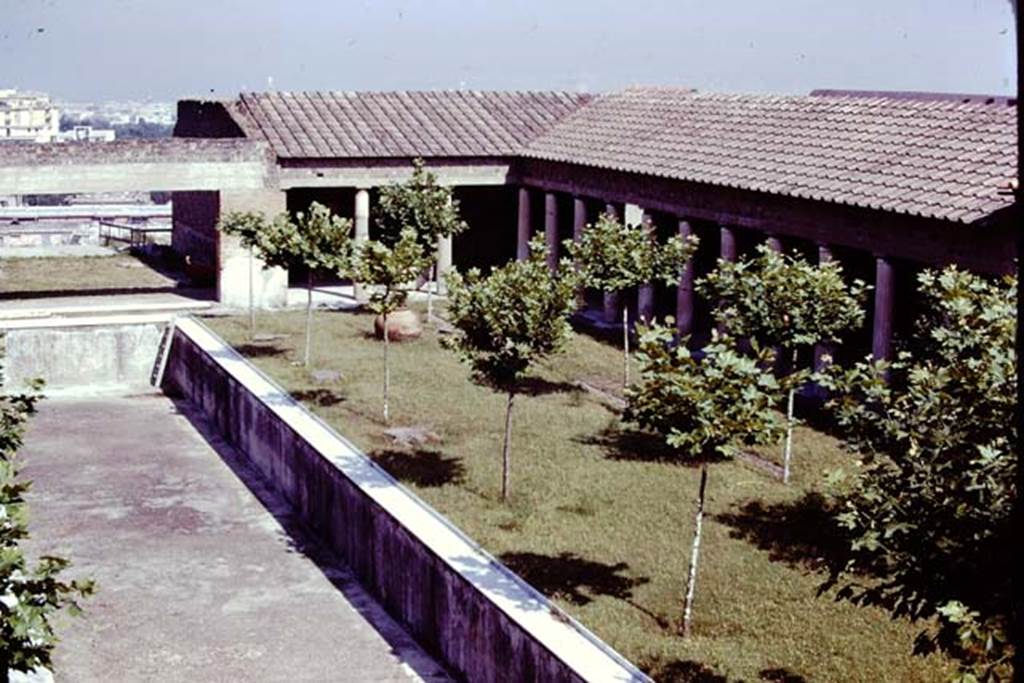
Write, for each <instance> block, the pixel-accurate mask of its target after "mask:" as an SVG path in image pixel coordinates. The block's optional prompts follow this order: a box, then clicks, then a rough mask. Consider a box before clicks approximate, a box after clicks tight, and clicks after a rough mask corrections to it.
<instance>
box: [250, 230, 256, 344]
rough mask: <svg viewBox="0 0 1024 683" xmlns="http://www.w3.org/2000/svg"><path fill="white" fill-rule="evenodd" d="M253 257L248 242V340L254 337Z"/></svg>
mask: <svg viewBox="0 0 1024 683" xmlns="http://www.w3.org/2000/svg"><path fill="white" fill-rule="evenodd" d="M255 258H256V257H255V255H254V254H253V248H252V245H251V244H250V245H249V341H252V340H253V339H255V338H256V301H255V298H256V297H255V293H254V292H253V290H254V289H255V287H256V285H255V284H254V282H253V270H254V269H255V266H254V264H253V261H254V260H255Z"/></svg>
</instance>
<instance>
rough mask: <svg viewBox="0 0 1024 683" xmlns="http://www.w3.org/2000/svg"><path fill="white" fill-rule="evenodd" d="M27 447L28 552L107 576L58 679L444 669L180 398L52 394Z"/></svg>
mask: <svg viewBox="0 0 1024 683" xmlns="http://www.w3.org/2000/svg"><path fill="white" fill-rule="evenodd" d="M23 458H24V462H25V464H26V468H25V472H26V474H27V475H28V476H29V477H30V478H32V479H33V480H34V481H35V484H34V488H33V490H32V492H31V494H30V497H29V505H30V515H31V530H32V533H33V535H34V537H35V538H34V539H33V541H32V542H31V544H30V546H29V547H30V551H31V552H32V553H34V554H39V553H43V552H57V553H61V554H65V553H66V554H68V555H70V557H71V558H72V561H73V562H74V566H73V567H72V569H71V571H70V573H69V576H91V577H92V578H94V579H96V580H97V583H98V593H97V594H96V595H95V596H94V597H93V598H92V599H90V600H89V601H88V602H87V604H86V615H85V616H84V617H82V618H70V617H66V616H62V617H61V618H60V620H59V623H58V632H59V634H60V636H61V638H62V642H61V643H60V644H59V645H58V648H57V650H56V657H55V666H54V669H55V674H56V677H57V680H58V681H97V680H106V681H149V680H159V681H241V680H244V681H407V680H417V679H426V680H431V681H442V680H447V677H446V676H445V674H444V672H443V671H442V670H441V668H440V667H439V666H438V665H437V664H436V663H435V662H434V661H433V660H432V659H431V658H429V657H428V656H427V655H425V654H424V653H423V652H422V651H421V650H420V649H419V648H418V646H416V644H415V643H414V642H413V641H412V640H411V638H409V636H408V635H407V634H406V633H405V632H404V631H403V630H402V629H401V628H399V627H398V625H397V624H396V623H395V622H394V621H393V620H391V619H390V617H388V616H387V615H386V614H385V613H384V612H383V611H382V610H381V608H380V607H379V606H378V605H377V604H376V603H375V602H374V601H373V600H372V599H371V598H369V597H368V596H367V594H366V593H365V592H364V591H363V590H362V588H361V587H360V586H359V585H358V584H356V583H355V582H354V580H353V579H352V577H351V574H350V573H349V572H348V571H347V570H346V569H345V568H344V567H343V566H340V565H339V564H338V563H337V562H336V561H335V560H334V559H333V558H332V557H330V556H329V555H327V553H326V552H325V551H324V550H323V549H322V548H321V547H320V546H318V545H317V544H315V543H311V542H310V541H309V536H308V535H307V534H306V533H305V532H304V530H303V529H302V528H301V527H300V526H299V525H298V524H297V522H296V521H295V518H294V517H293V516H292V515H291V513H290V509H289V508H288V507H287V506H286V505H285V504H283V503H282V502H281V501H280V500H279V499H277V498H275V497H274V495H273V494H271V493H270V492H269V491H268V490H267V489H266V488H265V487H264V486H263V485H262V482H261V480H260V479H259V477H258V475H256V474H255V473H254V472H253V471H252V470H250V469H248V468H247V467H246V466H245V465H244V464H243V463H242V462H241V460H239V458H238V456H237V454H236V453H235V452H234V451H233V449H231V448H230V446H228V445H226V444H225V443H224V442H223V441H221V440H220V439H219V438H217V437H215V436H214V435H213V432H212V431H211V430H210V429H209V428H208V427H207V425H206V424H205V423H204V422H203V421H202V419H201V418H199V417H197V416H196V415H195V414H193V413H192V412H191V410H190V409H189V407H188V406H187V405H186V404H183V403H177V402H172V401H171V400H169V399H167V398H166V397H164V396H162V395H158V394H148V395H142V396H135V397H128V398H102V399H97V398H91V399H85V398H77V399H60V400H49V401H46V402H44V403H43V404H42V406H41V411H40V414H38V415H37V416H35V417H34V418H33V420H32V422H31V425H30V429H29V434H28V439H27V443H26V446H25V448H24V449H23Z"/></svg>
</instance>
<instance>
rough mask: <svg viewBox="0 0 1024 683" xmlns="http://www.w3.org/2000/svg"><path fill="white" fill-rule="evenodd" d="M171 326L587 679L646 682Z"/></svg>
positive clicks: (277, 400) (279, 394)
mask: <svg viewBox="0 0 1024 683" xmlns="http://www.w3.org/2000/svg"><path fill="white" fill-rule="evenodd" d="M175 325H176V329H177V330H178V331H180V332H181V333H182V334H184V335H186V336H187V337H188V338H189V339H190V340H191V341H192V342H193V343H194V344H196V345H197V346H198V347H199V348H200V349H201V350H202V351H204V352H205V353H206V354H208V355H209V356H210V357H211V358H212V359H214V361H215V362H216V363H217V364H218V365H220V366H221V367H222V368H223V369H224V371H225V372H227V373H228V375H230V376H231V377H232V378H233V379H235V380H236V381H237V382H239V383H240V384H241V385H242V386H243V387H244V388H245V389H246V390H248V391H249V392H250V393H252V394H253V396H255V397H256V398H257V399H258V400H260V401H261V402H262V403H263V404H264V405H265V406H266V407H267V408H268V409H269V410H270V411H272V412H273V413H274V414H275V415H277V416H278V417H279V418H280V419H281V420H283V421H284V422H285V423H286V424H287V425H288V426H289V427H290V428H291V429H293V430H294V431H295V433H296V434H297V435H299V436H300V437H301V438H303V439H305V440H306V441H307V442H308V443H309V444H310V445H312V446H313V447H314V448H315V449H316V450H317V451H318V452H319V453H320V454H321V455H322V456H323V457H324V458H326V459H327V460H328V461H330V462H331V463H332V464H333V465H335V466H336V467H338V469H339V470H341V471H342V472H343V473H344V474H345V476H346V477H348V478H349V479H350V480H351V481H352V482H353V483H354V484H355V485H356V486H358V487H359V489H360V490H361V491H362V492H363V493H364V494H365V495H366V496H368V497H369V498H370V499H372V500H373V501H374V502H375V503H376V504H377V505H379V506H381V507H382V508H383V509H384V510H386V511H387V512H388V514H390V515H391V516H392V517H394V519H395V520H396V521H398V522H399V523H400V524H401V525H402V526H403V527H404V528H405V529H406V530H407V531H408V532H409V533H411V534H412V535H413V536H415V537H416V538H417V539H418V540H419V541H420V542H421V543H423V544H424V545H425V546H426V547H427V548H428V549H429V550H430V551H431V552H433V553H434V554H435V555H436V556H437V557H439V558H440V559H441V560H442V561H444V562H445V563H446V564H447V565H448V566H449V567H451V568H452V569H453V570H454V571H455V572H456V573H458V574H459V575H460V576H462V577H463V578H464V579H465V580H466V581H467V582H468V583H470V584H471V585H472V586H473V587H474V588H476V590H478V591H479V592H480V593H482V594H483V595H485V596H486V597H487V598H488V599H489V600H490V601H491V602H492V603H494V604H495V605H497V606H498V608H499V609H500V610H501V611H502V612H503V613H505V614H506V615H507V616H508V617H509V618H510V619H511V620H512V621H514V622H515V623H517V624H518V625H519V626H520V627H522V628H523V629H524V630H525V631H526V632H528V633H529V634H530V636H531V637H532V638H534V639H535V640H536V641H537V642H539V643H540V644H541V645H542V646H543V647H545V648H546V649H547V650H549V651H550V652H551V653H552V654H553V655H554V656H555V657H557V658H558V659H560V660H561V661H563V662H565V663H566V665H568V666H569V668H571V669H572V670H573V671H575V672H576V673H577V674H578V675H579V676H580V677H582V678H583V679H584V680H587V681H649V680H650V679H649V678H648V677H647V676H646V675H644V674H643V672H641V671H640V670H639V669H637V668H636V667H635V666H633V665H632V664H631V663H630V662H629V661H628V660H626V659H625V658H624V657H622V655H620V654H618V653H617V652H615V651H614V650H613V649H612V648H611V647H609V646H608V645H607V644H606V643H604V642H603V641H601V640H600V639H599V638H598V637H597V636H595V635H594V634H593V633H591V632H590V631H588V630H587V629H586V628H585V627H584V626H583V625H581V624H580V623H579V622H577V621H575V620H574V619H572V618H571V617H569V616H568V615H566V614H564V613H563V612H562V611H561V610H560V609H558V608H557V607H556V606H554V605H553V604H552V603H551V602H550V601H548V599H547V598H545V597H544V596H543V595H542V594H541V593H539V592H538V591H537V590H536V589H534V588H533V587H532V586H530V585H528V584H527V583H525V582H524V581H522V579H520V578H519V577H518V576H516V575H515V574H513V573H512V572H511V571H510V570H509V569H508V568H506V567H505V566H504V565H502V564H501V563H500V562H498V561H497V560H496V559H494V557H492V556H491V555H490V554H489V553H488V552H487V551H485V550H484V549H483V548H481V547H480V546H479V545H478V544H477V543H475V542H474V541H472V540H471V539H470V538H469V537H468V536H466V535H465V534H464V533H463V532H462V531H460V530H459V529H458V528H456V527H455V526H454V525H453V524H452V523H451V522H450V521H448V520H447V519H446V518H444V517H443V516H442V515H440V514H439V513H438V512H437V511H436V510H434V509H433V508H431V507H430V506H428V505H427V504H426V503H424V502H423V501H422V500H420V499H419V498H418V497H417V496H416V495H414V494H413V493H412V492H410V491H409V490H408V489H406V488H405V487H404V486H402V485H401V484H399V483H398V482H397V481H395V479H393V478H392V477H391V475H389V474H387V473H386V472H385V471H384V470H382V469H381V468H380V467H378V466H377V465H376V463H374V462H373V461H372V460H370V459H369V458H368V457H366V456H365V455H363V453H362V452H360V451H359V449H357V448H356V447H355V446H354V445H353V444H351V443H350V442H349V441H348V440H347V439H345V438H344V437H343V436H341V435H340V434H338V433H337V432H336V431H334V429H332V428H331V427H330V426H328V425H327V424H326V423H325V422H323V421H322V420H321V419H320V418H318V417H317V416H316V415H314V414H313V413H311V412H309V411H308V410H306V409H305V408H304V407H303V406H302V405H301V404H300V403H299V402H298V401H296V400H295V399H293V398H292V397H291V396H290V395H289V394H288V393H287V392H286V391H285V390H284V389H282V388H281V387H280V386H279V385H278V384H277V383H275V382H274V381H273V380H271V379H270V378H269V377H267V376H266V375H265V374H263V372H261V371H260V370H259V369H257V368H256V367H255V366H254V365H252V364H251V363H249V362H248V361H247V360H246V359H245V358H243V357H242V356H241V355H240V354H239V353H238V352H236V351H235V350H234V349H233V348H231V347H230V346H229V345H228V344H227V343H226V342H224V341H223V340H222V339H221V338H220V337H218V336H217V335H216V334H214V333H213V332H212V331H211V330H210V329H209V328H207V327H206V326H205V325H203V324H202V323H201V322H200V321H199V320H197V319H196V318H193V317H188V318H178V319H177V321H176V323H175Z"/></svg>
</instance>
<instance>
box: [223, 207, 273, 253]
mask: <svg viewBox="0 0 1024 683" xmlns="http://www.w3.org/2000/svg"><path fill="white" fill-rule="evenodd" d="M218 227H219V229H220V230H221V231H222V232H224V233H225V234H228V235H234V236H236V237H238V239H239V241H240V242H241V243H242V246H243V247H245V248H246V249H251V248H253V247H255V246H257V245H258V244H259V240H260V239H261V235H262V234H263V233H264V232H266V230H267V217H266V216H264V215H263V213H262V212H258V211H229V212H228V213H226V214H224V215H223V216H221V218H220V224H219V226H218Z"/></svg>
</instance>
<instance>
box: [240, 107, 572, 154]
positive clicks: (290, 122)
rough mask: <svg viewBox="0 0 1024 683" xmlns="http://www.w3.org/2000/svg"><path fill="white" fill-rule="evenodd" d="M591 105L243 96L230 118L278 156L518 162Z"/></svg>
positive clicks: (249, 135) (248, 134)
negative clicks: (532, 144)
mask: <svg viewBox="0 0 1024 683" xmlns="http://www.w3.org/2000/svg"><path fill="white" fill-rule="evenodd" d="M589 99H590V96H588V95H578V94H571V93H566V92H480V91H462V90H458V91H454V90H447V91H435V92H295V93H290V92H273V93H242V95H241V96H240V97H239V99H238V100H237V102H236V103H235V104H234V105H233V107H232V115H233V117H234V118H235V119H236V121H237V123H238V124H239V126H240V127H241V128H242V130H243V131H244V132H245V133H246V135H247V136H248V137H250V138H255V139H258V140H265V141H267V142H268V143H270V146H271V148H272V149H273V151H274V152H275V153H276V154H277V156H278V158H282V159H285V158H373V157H415V156H422V157H437V156H483V157H487V156H491V157H493V156H514V155H517V154H518V153H519V152H520V151H521V150H522V148H523V147H524V145H525V144H526V143H527V142H529V141H530V140H532V139H533V138H535V137H537V136H538V135H539V134H540V133H542V132H543V131H545V130H547V129H548V128H550V127H551V126H552V125H553V124H554V123H556V122H557V121H558V120H560V119H562V118H564V117H565V116H567V115H568V114H570V113H572V112H573V111H575V110H576V109H578V108H579V107H580V106H582V105H583V104H585V103H586V102H587V101H588V100H589Z"/></svg>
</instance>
